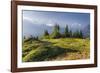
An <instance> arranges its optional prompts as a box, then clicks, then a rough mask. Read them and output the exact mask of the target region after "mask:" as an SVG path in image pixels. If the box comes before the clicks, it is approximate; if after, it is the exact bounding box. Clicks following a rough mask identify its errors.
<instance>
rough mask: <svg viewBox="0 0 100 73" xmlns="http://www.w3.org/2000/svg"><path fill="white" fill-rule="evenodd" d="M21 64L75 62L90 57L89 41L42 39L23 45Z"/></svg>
mask: <svg viewBox="0 0 100 73" xmlns="http://www.w3.org/2000/svg"><path fill="white" fill-rule="evenodd" d="M22 50H23V62H34V61H48V60H77V59H88V58H89V57H90V40H89V39H79V38H60V39H42V40H38V41H36V40H35V41H33V40H30V41H27V42H24V43H23V49H22Z"/></svg>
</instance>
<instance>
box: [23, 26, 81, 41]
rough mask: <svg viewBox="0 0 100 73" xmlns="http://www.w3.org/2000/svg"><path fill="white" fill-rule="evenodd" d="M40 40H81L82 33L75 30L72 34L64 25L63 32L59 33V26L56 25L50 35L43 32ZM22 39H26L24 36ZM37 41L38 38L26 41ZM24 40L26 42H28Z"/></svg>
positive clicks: (31, 37) (33, 37) (45, 31)
mask: <svg viewBox="0 0 100 73" xmlns="http://www.w3.org/2000/svg"><path fill="white" fill-rule="evenodd" d="M42 38H46V39H49V38H52V39H57V38H83V33H82V31H81V30H77V31H75V32H72V30H70V29H69V27H68V25H66V27H65V28H64V32H63V33H61V32H60V26H59V25H58V24H56V25H55V26H54V27H53V31H52V32H51V34H50V33H49V32H48V30H44V34H43V35H42ZM24 39H26V37H25V36H24ZM31 39H32V40H39V37H38V36H36V37H35V36H32V35H31V36H30V38H29V39H28V40H31ZM28 40H26V41H28Z"/></svg>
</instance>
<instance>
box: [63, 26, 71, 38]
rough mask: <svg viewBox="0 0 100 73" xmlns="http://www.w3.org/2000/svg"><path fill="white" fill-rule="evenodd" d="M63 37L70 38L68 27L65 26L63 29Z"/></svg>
mask: <svg viewBox="0 0 100 73" xmlns="http://www.w3.org/2000/svg"><path fill="white" fill-rule="evenodd" d="M64 36H65V37H69V36H70V33H69V28H68V25H66V27H65V31H64Z"/></svg>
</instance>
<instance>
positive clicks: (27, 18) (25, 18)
mask: <svg viewBox="0 0 100 73" xmlns="http://www.w3.org/2000/svg"><path fill="white" fill-rule="evenodd" d="M23 20H27V21H29V22H31V23H33V20H32V19H31V18H29V17H25V16H24V17H23Z"/></svg>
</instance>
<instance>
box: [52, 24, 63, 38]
mask: <svg viewBox="0 0 100 73" xmlns="http://www.w3.org/2000/svg"><path fill="white" fill-rule="evenodd" d="M51 37H52V38H60V37H61V34H60V27H59V25H57V24H56V25H55V26H54V29H53V32H52V34H51Z"/></svg>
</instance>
